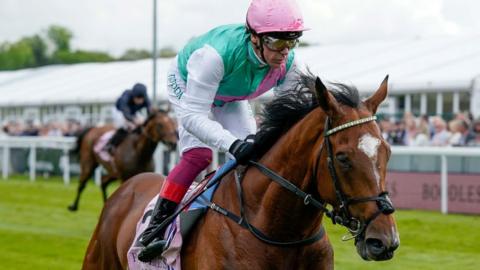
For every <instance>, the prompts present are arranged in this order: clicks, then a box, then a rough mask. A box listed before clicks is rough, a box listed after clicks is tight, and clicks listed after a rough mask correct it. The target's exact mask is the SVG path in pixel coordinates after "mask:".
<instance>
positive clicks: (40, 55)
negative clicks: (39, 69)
mask: <svg viewBox="0 0 480 270" xmlns="http://www.w3.org/2000/svg"><path fill="white" fill-rule="evenodd" d="M22 41H24V42H26V43H27V44H28V45H29V46H30V48H31V49H32V52H33V57H34V59H35V66H44V65H46V64H48V62H49V59H48V56H47V44H46V43H45V41H44V40H43V39H42V38H41V37H40V36H39V35H34V36H32V37H25V38H23V39H22Z"/></svg>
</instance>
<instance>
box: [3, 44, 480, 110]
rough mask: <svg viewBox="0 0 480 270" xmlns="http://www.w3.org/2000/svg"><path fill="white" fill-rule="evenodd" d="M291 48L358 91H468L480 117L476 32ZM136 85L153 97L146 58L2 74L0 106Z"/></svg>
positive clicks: (76, 98)
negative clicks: (384, 84)
mask: <svg viewBox="0 0 480 270" xmlns="http://www.w3.org/2000/svg"><path fill="white" fill-rule="evenodd" d="M296 53H297V55H298V57H299V59H300V60H301V62H303V63H305V64H306V65H308V66H309V67H310V69H311V70H312V71H313V72H314V73H315V74H319V75H320V77H321V78H322V79H324V80H327V81H338V82H344V83H348V84H353V85H356V86H357V87H358V88H359V90H360V91H361V92H371V91H374V90H375V89H376V87H377V86H378V84H379V83H380V82H381V81H382V79H383V78H384V77H385V75H386V74H389V75H390V94H407V95H408V94H409V93H427V92H431V93H439V92H454V93H456V92H469V93H470V97H471V100H472V101H471V106H470V109H471V110H473V111H474V113H475V115H479V114H480V111H479V109H480V35H477V36H468V37H462V38H458V37H457V38H429V39H420V38H418V39H404V40H391V41H371V42H364V43H357V44H354V43H352V44H336V45H322V46H311V47H307V48H299V49H298V50H297V52H296ZM170 61H171V59H159V61H158V80H157V81H158V91H157V98H158V99H159V100H165V98H166V72H167V69H168V66H169V63H170ZM136 82H142V83H144V84H146V85H147V88H148V89H149V95H150V96H151V95H152V61H151V60H149V59H148V60H140V61H133V62H112V63H87V64H75V65H55V66H47V67H41V68H34V69H25V70H19V71H7V72H0V107H4V108H5V107H31V106H48V105H74V104H89V103H107V104H111V103H113V102H114V100H115V99H116V98H117V96H118V95H119V94H120V93H121V92H122V91H123V90H125V89H127V88H129V87H131V86H132V85H133V84H134V83H136ZM425 102H426V101H425Z"/></svg>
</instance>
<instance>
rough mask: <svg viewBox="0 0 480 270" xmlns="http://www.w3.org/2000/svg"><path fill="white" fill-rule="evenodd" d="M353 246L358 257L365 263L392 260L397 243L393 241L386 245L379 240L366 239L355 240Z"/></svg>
mask: <svg viewBox="0 0 480 270" xmlns="http://www.w3.org/2000/svg"><path fill="white" fill-rule="evenodd" d="M355 246H356V248H357V252H358V254H359V255H360V257H362V259H364V260H366V261H386V260H390V259H391V258H393V255H394V251H395V250H396V249H397V248H398V246H399V242H398V241H393V242H392V243H391V244H390V245H387V244H385V243H384V241H382V240H381V239H377V238H367V239H357V241H356V243H355Z"/></svg>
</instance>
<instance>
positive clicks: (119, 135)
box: [105, 128, 128, 154]
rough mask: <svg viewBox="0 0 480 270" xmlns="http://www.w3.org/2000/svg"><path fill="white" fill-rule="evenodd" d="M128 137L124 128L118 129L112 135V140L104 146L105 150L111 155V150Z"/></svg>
mask: <svg viewBox="0 0 480 270" xmlns="http://www.w3.org/2000/svg"><path fill="white" fill-rule="evenodd" d="M127 135H128V131H127V130H126V129H124V128H119V129H117V130H116V131H115V133H114V134H113V135H112V138H110V140H109V141H108V143H107V144H106V145H105V150H106V151H107V152H108V153H109V154H113V150H114V149H115V148H116V147H117V146H119V145H120V143H121V142H122V141H123V139H125V137H126V136H127Z"/></svg>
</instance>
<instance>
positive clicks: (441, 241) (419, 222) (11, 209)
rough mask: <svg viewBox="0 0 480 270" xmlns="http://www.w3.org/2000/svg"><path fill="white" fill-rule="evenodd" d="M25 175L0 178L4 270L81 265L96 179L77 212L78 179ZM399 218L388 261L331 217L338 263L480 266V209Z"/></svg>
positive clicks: (96, 205)
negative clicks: (365, 254) (377, 258)
mask: <svg viewBox="0 0 480 270" xmlns="http://www.w3.org/2000/svg"><path fill="white" fill-rule="evenodd" d="M26 179H27V177H25V176H17V177H11V178H10V179H8V180H2V179H0V270H4V269H5V270H6V269H8V270H10V269H11V270H27V269H28V270H31V269H48V270H55V269H59V270H66V269H75V270H77V269H80V268H81V264H82V259H83V256H84V253H85V248H86V246H87V244H88V241H89V238H90V235H91V233H92V231H93V229H94V227H95V224H96V222H97V218H98V216H99V213H100V210H101V207H102V202H101V194H100V190H99V188H98V187H96V186H94V184H93V183H90V184H89V185H88V186H87V188H86V189H85V191H84V194H83V197H82V200H81V202H80V209H79V211H78V212H76V213H71V212H69V211H67V205H68V204H70V203H71V202H72V200H73V197H74V195H75V190H76V186H77V182H76V181H74V182H72V183H71V184H70V185H69V186H65V185H64V184H63V182H62V181H61V180H60V179H59V178H50V179H38V180H37V181H35V182H30V181H28V180H26ZM114 188H115V186H113V187H112V188H110V193H111V192H112V190H113V189H114ZM396 218H397V222H398V227H399V231H400V239H401V245H400V248H399V249H398V251H397V252H396V254H395V257H394V258H393V259H392V260H390V261H386V262H365V261H363V260H362V259H360V257H359V256H358V255H357V254H356V251H355V248H354V246H353V242H352V241H349V242H342V241H341V240H340V238H341V235H342V234H344V233H345V230H344V229H343V228H341V227H339V226H332V225H331V224H330V222H329V221H328V220H326V224H327V225H326V227H327V231H328V234H329V237H330V240H331V242H332V244H333V246H334V250H335V269H382V270H384V269H408V270H416V269H421V270H428V269H432V270H434V269H435V270H438V269H454V270H460V269H461V270H468V269H472V270H473V269H480V216H467V215H453V214H452V215H442V214H440V213H438V212H427V211H409V210H400V211H397V212H396Z"/></svg>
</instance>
